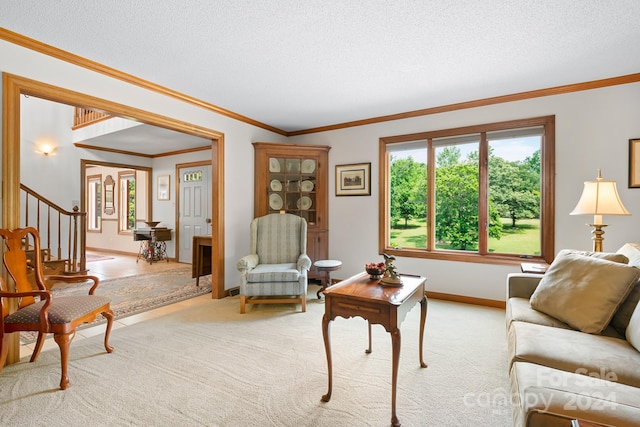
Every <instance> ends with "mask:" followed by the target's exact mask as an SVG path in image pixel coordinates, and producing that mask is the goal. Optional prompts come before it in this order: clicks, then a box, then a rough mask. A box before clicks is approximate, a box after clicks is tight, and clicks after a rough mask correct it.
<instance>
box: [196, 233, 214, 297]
mask: <svg viewBox="0 0 640 427" xmlns="http://www.w3.org/2000/svg"><path fill="white" fill-rule="evenodd" d="M191 243H192V244H191V251H192V252H191V277H192V278H193V277H195V278H196V286H200V276H206V275H207V274H211V245H212V240H211V236H193V239H192V242H191Z"/></svg>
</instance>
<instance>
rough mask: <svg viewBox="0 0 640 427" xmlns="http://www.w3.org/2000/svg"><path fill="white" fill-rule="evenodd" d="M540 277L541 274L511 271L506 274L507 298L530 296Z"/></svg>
mask: <svg viewBox="0 0 640 427" xmlns="http://www.w3.org/2000/svg"><path fill="white" fill-rule="evenodd" d="M540 279H542V275H541V274H533V273H511V274H508V275H507V299H509V298H514V297H517V298H527V299H528V298H531V295H533V292H534V291H535V290H536V287H537V286H538V283H539V282H540Z"/></svg>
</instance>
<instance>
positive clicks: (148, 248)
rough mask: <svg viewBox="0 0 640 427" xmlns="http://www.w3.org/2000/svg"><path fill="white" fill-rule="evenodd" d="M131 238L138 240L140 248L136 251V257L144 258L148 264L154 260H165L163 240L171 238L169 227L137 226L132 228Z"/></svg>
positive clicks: (165, 245) (165, 253)
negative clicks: (134, 228)
mask: <svg viewBox="0 0 640 427" xmlns="http://www.w3.org/2000/svg"><path fill="white" fill-rule="evenodd" d="M133 240H134V241H138V240H139V241H140V250H139V251H138V259H136V262H138V260H139V259H140V258H142V259H144V260H145V261H148V262H149V264H153V262H154V261H162V260H167V262H169V258H168V257H167V244H166V243H165V242H167V241H169V240H171V229H170V228H164V227H161V228H138V229H136V230H133Z"/></svg>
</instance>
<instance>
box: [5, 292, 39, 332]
mask: <svg viewBox="0 0 640 427" xmlns="http://www.w3.org/2000/svg"><path fill="white" fill-rule="evenodd" d="M24 297H40V298H41V299H44V304H43V305H42V307H40V325H43V326H41V330H45V331H46V330H48V329H49V316H48V315H47V313H48V312H49V306H50V305H51V292H49V291H41V290H38V291H29V292H0V314H2V313H4V307H2V298H24ZM42 328H44V329H42Z"/></svg>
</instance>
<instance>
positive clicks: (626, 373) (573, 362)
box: [507, 322, 640, 387]
mask: <svg viewBox="0 0 640 427" xmlns="http://www.w3.org/2000/svg"><path fill="white" fill-rule="evenodd" d="M507 334H508V342H507V347H508V352H509V354H508V355H509V363H510V364H513V363H515V362H530V363H536V364H538V365H543V366H548V367H550V368H555V369H560V370H562V371H567V372H574V373H579V374H584V375H592V376H598V377H601V378H602V377H606V378H608V379H611V380H614V381H616V382H619V383H622V384H627V385H630V386H634V387H640V353H639V352H638V351H637V350H636V349H634V348H633V346H631V344H629V343H628V342H627V341H625V340H623V339H620V338H613V337H606V336H602V335H591V334H585V333H583V332H579V331H574V330H570V329H560V328H553V327H549V326H542V325H536V324H533V323H526V322H512V323H511V327H510V328H509V330H508V333H507Z"/></svg>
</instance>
